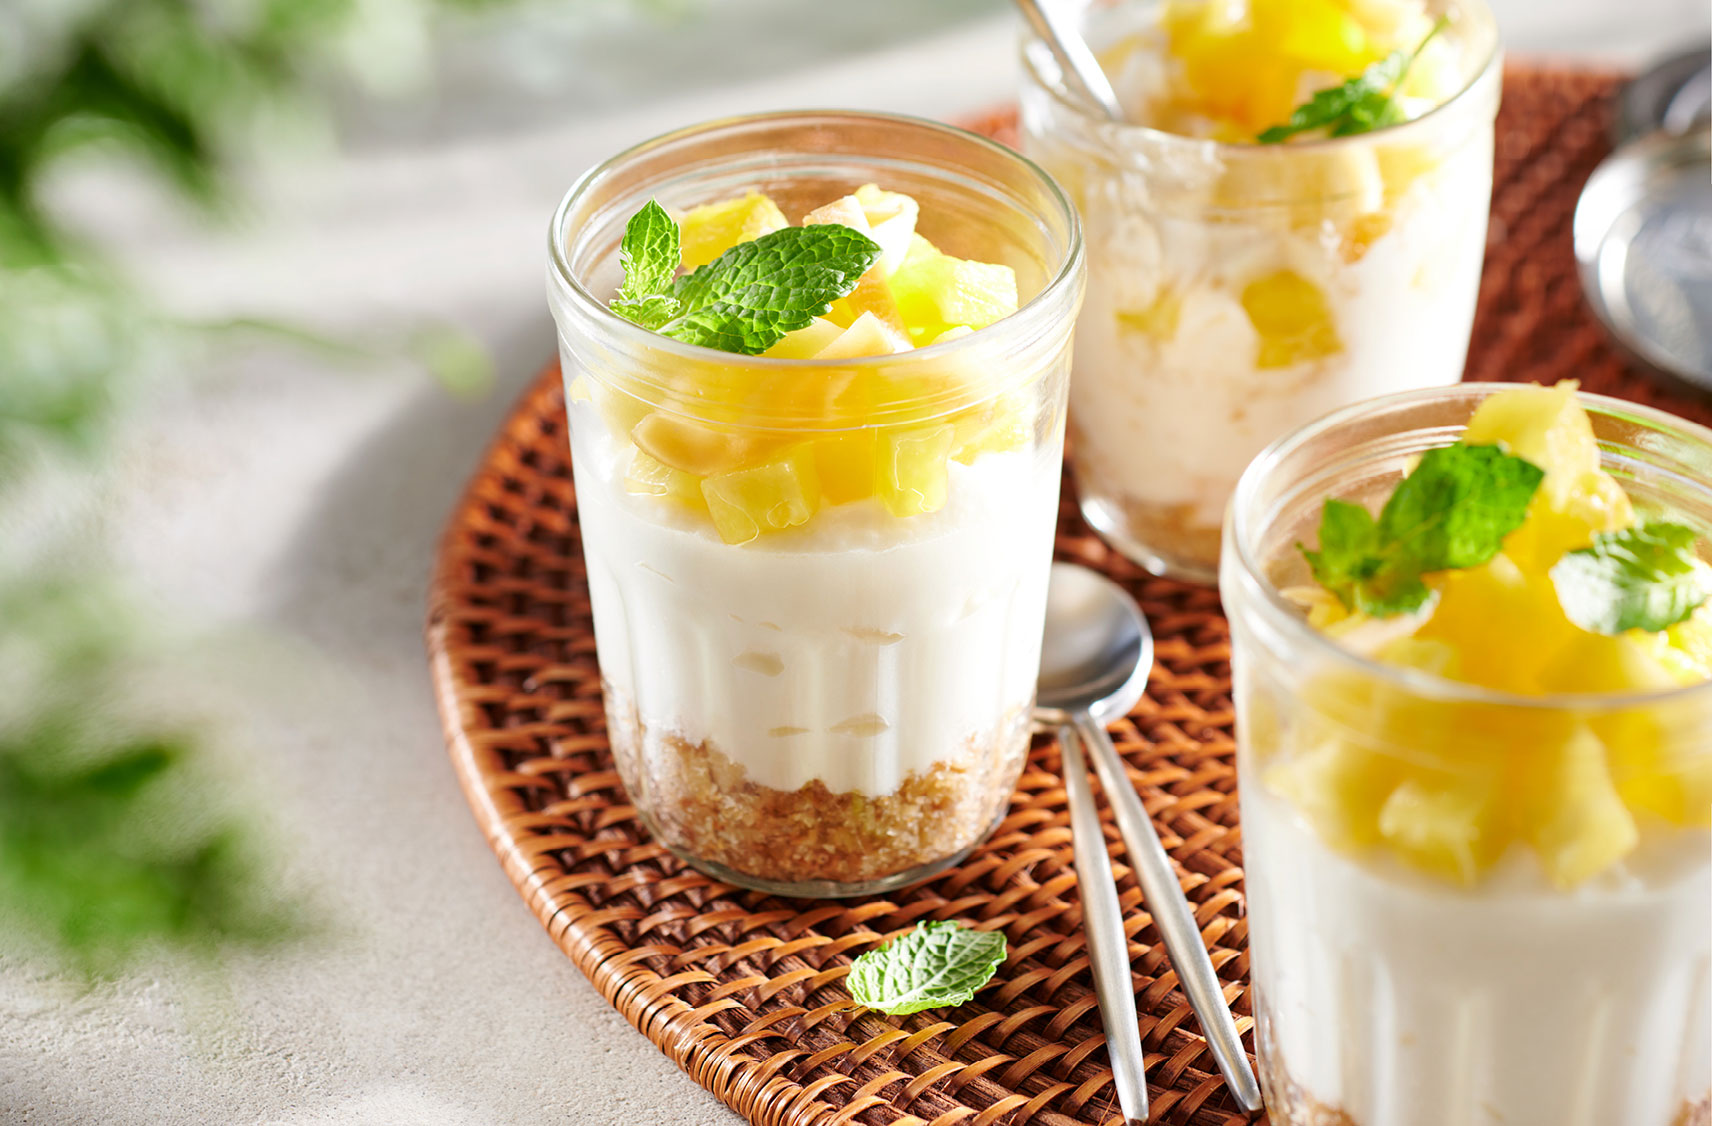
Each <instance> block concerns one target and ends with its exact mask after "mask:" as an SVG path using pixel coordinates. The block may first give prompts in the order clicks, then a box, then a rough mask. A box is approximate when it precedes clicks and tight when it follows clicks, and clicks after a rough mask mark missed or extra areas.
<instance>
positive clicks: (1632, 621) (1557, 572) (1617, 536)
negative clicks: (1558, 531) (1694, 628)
mask: <svg viewBox="0 0 1712 1126" xmlns="http://www.w3.org/2000/svg"><path fill="white" fill-rule="evenodd" d="M1699 538H1700V536H1699V534H1698V533H1697V532H1696V531H1695V530H1694V529H1693V528H1690V527H1687V526H1685V525H1683V524H1672V523H1669V522H1667V521H1663V520H1652V521H1647V522H1646V523H1643V524H1640V525H1638V526H1637V527H1633V528H1625V529H1623V530H1622V531H1618V532H1602V533H1600V534H1599V535H1596V536H1594V537H1593V543H1592V544H1591V545H1590V546H1588V547H1583V548H1579V549H1577V550H1575V551H1569V552H1565V553H1564V556H1563V558H1561V559H1559V560H1558V561H1557V565H1556V566H1554V567H1553V568H1552V570H1551V577H1552V585H1554V586H1555V587H1557V599H1558V602H1559V603H1560V604H1561V605H1562V606H1563V612H1564V613H1565V614H1566V615H1568V617H1569V620H1570V621H1572V622H1574V623H1575V624H1576V625H1578V626H1580V627H1581V628H1582V629H1584V630H1587V631H1589V632H1590V633H1603V634H1611V635H1616V634H1619V633H1623V632H1625V631H1627V630H1631V629H1640V630H1646V631H1647V632H1649V633H1657V632H1658V631H1659V630H1662V629H1668V628H1669V627H1671V626H1673V625H1675V624H1676V623H1678V622H1680V621H1682V620H1683V619H1684V618H1686V617H1688V616H1689V615H1690V614H1692V613H1694V611H1695V610H1697V609H1699V608H1700V605H1701V603H1703V602H1705V601H1706V599H1707V597H1708V596H1712V568H1709V567H1707V565H1706V564H1705V563H1703V562H1701V560H1700V558H1699V557H1698V556H1697V555H1696V554H1695V551H1694V544H1695V542H1696V541H1697V540H1698V539H1699Z"/></svg>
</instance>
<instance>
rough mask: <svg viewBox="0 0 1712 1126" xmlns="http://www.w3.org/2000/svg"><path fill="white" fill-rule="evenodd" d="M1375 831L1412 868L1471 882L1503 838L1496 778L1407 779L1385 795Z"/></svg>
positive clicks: (1492, 857)
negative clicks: (1412, 866)
mask: <svg viewBox="0 0 1712 1126" xmlns="http://www.w3.org/2000/svg"><path fill="white" fill-rule="evenodd" d="M1379 833H1380V835H1381V836H1382V837H1384V839H1385V841H1386V843H1387V844H1389V845H1390V846H1391V847H1392V848H1394V849H1396V850H1397V852H1398V853H1399V854H1400V855H1401V856H1402V857H1403V859H1404V860H1406V861H1408V862H1409V863H1411V864H1413V865H1415V866H1416V867H1417V868H1421V869H1423V870H1424V871H1427V872H1431V873H1433V874H1435V875H1439V876H1442V877H1444V878H1446V879H1449V880H1452V881H1454V882H1456V883H1459V884H1463V885H1465V886H1466V885H1472V884H1473V883H1475V882H1476V881H1477V880H1479V878H1480V877H1481V876H1482V875H1484V874H1485V872H1486V871H1487V869H1489V868H1491V867H1492V865H1493V864H1494V863H1495V862H1496V861H1497V860H1498V858H1499V857H1500V856H1502V855H1503V853H1504V848H1505V845H1506V844H1507V843H1508V833H1507V832H1506V831H1505V825H1504V817H1503V802H1502V789H1501V788H1500V785H1499V779H1498V778H1497V777H1496V775H1495V774H1494V773H1491V772H1476V773H1474V774H1472V775H1469V776H1460V775H1450V774H1438V773H1434V774H1432V775H1423V776H1420V777H1415V778H1410V779H1407V780H1406V781H1404V782H1403V783H1402V784H1401V785H1399V786H1398V787H1397V788H1396V789H1395V790H1393V791H1391V795H1390V796H1389V797H1388V798H1386V799H1385V804H1384V806H1383V807H1382V808H1381V809H1380V811H1379Z"/></svg>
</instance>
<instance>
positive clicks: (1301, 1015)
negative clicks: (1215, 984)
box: [1242, 778, 1712, 1126]
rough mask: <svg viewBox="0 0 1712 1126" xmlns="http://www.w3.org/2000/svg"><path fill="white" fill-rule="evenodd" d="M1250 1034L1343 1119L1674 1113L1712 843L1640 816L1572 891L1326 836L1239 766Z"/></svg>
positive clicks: (1689, 1065) (1578, 1119)
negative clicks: (1252, 1013) (1252, 990)
mask: <svg viewBox="0 0 1712 1126" xmlns="http://www.w3.org/2000/svg"><path fill="white" fill-rule="evenodd" d="M1242 822H1243V845H1244V847H1243V855H1244V859H1245V863H1246V866H1247V877H1248V878H1247V885H1248V896H1249V947H1250V950H1251V952H1252V965H1253V974H1254V981H1255V983H1256V988H1257V990H1258V1003H1259V1004H1260V1005H1262V1006H1264V1009H1265V1012H1266V1013H1267V1019H1266V1021H1265V1024H1264V1026H1263V1029H1262V1041H1263V1044H1265V1045H1267V1046H1268V1047H1269V1048H1270V1050H1271V1051H1272V1052H1273V1053H1276V1057H1277V1062H1279V1063H1281V1064H1282V1065H1283V1069H1284V1070H1285V1071H1286V1072H1287V1073H1288V1075H1289V1078H1290V1079H1291V1080H1292V1081H1293V1082H1294V1083H1296V1084H1297V1085H1298V1086H1299V1087H1301V1088H1302V1089H1303V1090H1304V1091H1305V1092H1306V1093H1307V1094H1308V1095H1309V1096H1311V1097H1312V1098H1313V1099H1315V1100H1316V1101H1318V1102H1319V1103H1321V1104H1323V1105H1324V1106H1326V1107H1328V1108H1333V1109H1337V1110H1341V1111H1343V1112H1344V1113H1345V1114H1347V1115H1348V1116H1349V1119H1350V1120H1351V1121H1352V1122H1354V1123H1356V1124H1357V1126H1673V1123H1675V1122H1676V1116H1677V1114H1678V1113H1679V1112H1680V1110H1681V1109H1682V1107H1683V1105H1684V1103H1685V1102H1687V1103H1693V1102H1696V1101H1698V1100H1700V1099H1703V1098H1705V1097H1706V1095H1707V1092H1708V1090H1709V1089H1712V978H1709V972H1712V971H1709V967H1712V938H1709V930H1708V920H1709V918H1712V841H1709V840H1708V837H1707V834H1706V833H1705V832H1704V831H1701V832H1691V831H1686V830H1674V829H1667V828H1665V827H1663V826H1653V827H1650V831H1649V832H1647V833H1646V834H1645V841H1644V843H1643V845H1642V847H1641V849H1640V850H1639V851H1638V852H1637V853H1636V854H1635V855H1633V856H1632V857H1631V858H1630V859H1629V861H1627V862H1626V863H1624V864H1623V865H1622V866H1621V868H1620V869H1618V870H1616V871H1613V872H1610V873H1607V874H1605V875H1604V876H1601V877H1599V878H1596V879H1595V880H1593V881H1592V882H1591V883H1590V884H1589V885H1587V886H1584V887H1581V888H1578V889H1576V890H1575V891H1573V892H1559V891H1556V890H1554V889H1552V888H1551V887H1550V886H1549V885H1548V884H1547V883H1546V881H1545V877H1544V875H1543V873H1542V871H1541V870H1540V867H1539V865H1538V863H1537V861H1535V860H1534V858H1533V856H1532V854H1531V853H1527V852H1525V851H1524V850H1518V851H1517V852H1516V853H1515V854H1514V855H1511V856H1509V857H1507V858H1506V860H1505V863H1504V864H1502V865H1500V866H1499V869H1498V870H1496V871H1495V872H1494V873H1493V875H1492V877H1491V878H1490V879H1488V880H1487V881H1486V882H1485V883H1483V884H1482V885H1481V886H1480V887H1478V888H1476V889H1473V890H1468V891H1464V890H1460V889H1456V888H1452V887H1450V886H1448V885H1445V884H1442V883H1438V882H1435V881H1432V880H1430V879H1428V878H1427V877H1424V876H1422V875H1420V874H1418V873H1415V872H1414V871H1412V870H1409V869H1405V868H1404V867H1403V866H1401V865H1400V864H1396V863H1395V862H1381V863H1375V864H1373V865H1364V864H1361V863H1357V862H1356V861H1353V860H1351V859H1349V858H1348V857H1345V856H1343V855H1340V854H1338V853H1335V852H1333V851H1331V850H1330V849H1328V848H1326V847H1325V845H1323V844H1322V843H1321V842H1320V841H1319V839H1318V838H1317V837H1316V836H1314V835H1313V833H1312V832H1311V831H1310V830H1309V829H1308V828H1307V827H1306V825H1305V824H1304V823H1303V822H1301V821H1300V820H1299V819H1297V818H1296V817H1295V816H1293V814H1292V812H1291V811H1290V809H1289V807H1288V806H1287V805H1285V804H1284V803H1282V802H1281V801H1279V800H1278V799H1277V798H1275V797H1273V796H1271V795H1269V794H1268V793H1267V792H1266V791H1265V790H1264V788H1263V787H1261V786H1260V785H1259V783H1258V782H1257V781H1255V780H1253V779H1249V778H1245V779H1244V780H1243V791H1242Z"/></svg>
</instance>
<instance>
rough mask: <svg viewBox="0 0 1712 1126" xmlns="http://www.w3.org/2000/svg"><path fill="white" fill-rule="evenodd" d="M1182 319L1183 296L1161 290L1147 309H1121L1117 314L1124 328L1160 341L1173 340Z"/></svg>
mask: <svg viewBox="0 0 1712 1126" xmlns="http://www.w3.org/2000/svg"><path fill="white" fill-rule="evenodd" d="M1182 319H1183V295H1182V294H1181V293H1178V292H1177V291H1176V290H1173V289H1161V290H1160V291H1159V296H1158V297H1156V298H1154V300H1153V304H1151V305H1149V306H1147V307H1146V308H1145V309H1120V310H1119V311H1118V314H1117V322H1118V324H1119V325H1120V326H1122V327H1123V328H1125V329H1127V330H1129V331H1131V332H1138V333H1140V334H1141V335H1143V336H1147V337H1151V338H1152V339H1154V340H1158V341H1166V340H1171V339H1173V338H1174V337H1175V336H1176V335H1177V326H1178V324H1180V323H1181V322H1182Z"/></svg>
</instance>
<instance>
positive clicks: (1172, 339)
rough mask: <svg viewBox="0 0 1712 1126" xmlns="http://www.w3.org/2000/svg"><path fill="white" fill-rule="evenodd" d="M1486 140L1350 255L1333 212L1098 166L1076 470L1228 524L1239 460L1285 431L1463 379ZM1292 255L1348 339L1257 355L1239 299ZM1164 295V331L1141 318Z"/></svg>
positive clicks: (1147, 499) (1079, 346) (1089, 212)
mask: <svg viewBox="0 0 1712 1126" xmlns="http://www.w3.org/2000/svg"><path fill="white" fill-rule="evenodd" d="M1471 147H1475V146H1471ZM1476 155H1477V154H1474V153H1470V152H1466V151H1465V152H1464V153H1462V154H1459V156H1458V157H1457V158H1454V159H1455V163H1454V164H1452V165H1446V166H1444V167H1441V168H1440V169H1438V170H1437V171H1436V172H1435V173H1433V174H1432V175H1431V176H1429V177H1428V178H1426V179H1423V180H1421V181H1418V182H1417V183H1416V184H1415V185H1414V186H1413V187H1412V188H1411V189H1410V190H1409V192H1408V193H1407V194H1406V195H1405V196H1404V197H1403V198H1402V199H1401V200H1399V201H1398V202H1397V203H1396V204H1395V215H1394V219H1393V222H1392V225H1391V228H1390V229H1389V230H1388V231H1387V232H1386V233H1385V234H1383V235H1382V236H1380V237H1379V238H1378V239H1377V240H1375V241H1374V242H1373V244H1372V245H1371V246H1370V247H1368V249H1367V251H1366V253H1365V254H1363V255H1362V257H1361V258H1360V259H1358V260H1357V261H1355V262H1345V261H1344V260H1343V259H1342V257H1341V256H1340V254H1339V252H1338V250H1337V246H1338V242H1339V239H1340V238H1341V234H1340V231H1339V230H1338V229H1336V228H1335V227H1334V225H1333V224H1332V223H1331V222H1329V221H1328V222H1326V223H1325V224H1324V225H1323V227H1322V228H1320V229H1312V228H1309V229H1302V228H1296V227H1292V226H1291V225H1290V224H1289V223H1288V222H1287V221H1286V220H1285V219H1284V218H1283V217H1282V216H1280V215H1278V214H1276V213H1273V214H1265V213H1261V214H1255V215H1253V216H1248V215H1243V216H1240V217H1239V216H1234V215H1232V214H1230V213H1228V212H1227V213H1226V214H1225V215H1224V216H1222V217H1221V218H1220V219H1219V220H1218V221H1217V222H1212V221H1209V220H1208V219H1207V218H1206V217H1205V216H1203V215H1199V214H1184V213H1183V209H1184V207H1185V205H1183V204H1173V205H1172V208H1171V210H1172V212H1173V213H1172V214H1171V215H1169V216H1166V217H1161V216H1160V215H1159V214H1158V213H1157V211H1156V210H1155V209H1153V208H1150V206H1149V200H1148V198H1147V196H1146V193H1145V191H1144V190H1141V187H1140V185H1139V183H1138V184H1137V185H1135V186H1134V190H1133V191H1131V190H1130V189H1126V187H1125V184H1124V182H1123V181H1122V180H1121V179H1117V178H1113V179H1107V180H1105V181H1103V182H1090V183H1089V184H1088V185H1087V186H1086V191H1085V192H1084V195H1085V196H1086V197H1087V198H1085V199H1084V201H1083V214H1084V221H1085V223H1086V226H1087V232H1088V247H1089V252H1088V297H1087V302H1086V304H1085V305H1084V307H1083V310H1082V315H1081V317H1080V319H1079V320H1078V321H1077V326H1076V354H1075V355H1076V358H1075V376H1074V378H1073V379H1072V380H1071V384H1070V402H1071V418H1072V420H1073V421H1074V423H1075V426H1076V432H1077V436H1078V443H1079V444H1078V445H1077V448H1076V458H1077V463H1078V474H1079V476H1080V477H1081V478H1082V480H1083V481H1084V482H1085V483H1086V484H1087V485H1090V486H1092V487H1093V491H1095V492H1097V493H1104V494H1107V495H1112V494H1116V495H1117V496H1119V497H1122V498H1127V499H1131V500H1136V501H1140V502H1143V503H1147V504H1152V505H1157V506H1160V507H1173V508H1178V507H1182V508H1186V509H1187V511H1188V513H1189V514H1190V516H1191V518H1192V519H1193V520H1194V522H1196V523H1199V524H1202V525H1204V526H1206V527H1217V526H1218V525H1219V523H1220V521H1221V519H1222V516H1223V512H1224V506H1225V502H1226V500H1227V499H1228V498H1229V496H1230V493H1231V490H1232V489H1233V488H1234V487H1235V485H1236V481H1237V478H1238V477H1239V476H1240V475H1241V473H1242V470H1243V469H1244V468H1245V467H1246V466H1247V465H1248V463H1249V461H1250V460H1251V459H1252V458H1253V457H1254V456H1255V455H1256V454H1257V453H1259V452H1260V450H1261V449H1262V448H1264V447H1265V446H1266V444H1267V443H1269V442H1271V441H1272V440H1273V439H1275V438H1278V437H1280V436H1281V435H1283V434H1284V433H1286V432H1288V431H1289V430H1292V429H1294V428H1296V427H1297V426H1300V425H1302V424H1304V423H1306V422H1309V421H1311V420H1313V419H1315V418H1317V417H1319V416H1320V415H1322V414H1325V413H1326V412H1328V411H1330V410H1333V409H1335V408H1338V407H1343V406H1347V405H1349V404H1351V403H1354V402H1357V401H1359V400H1362V399H1368V398H1373V397H1375V396H1379V395H1386V394H1390V393H1393V392H1398V391H1407V390H1413V389H1417V388H1422V387H1430V386H1438V385H1444V384H1450V383H1454V382H1456V381H1457V380H1458V379H1460V378H1461V377H1462V368H1463V359H1464V353H1465V352H1466V350H1467V347H1468V337H1469V330H1470V328H1471V326H1472V324H1473V317H1474V305H1475V298H1476V296H1477V293H1478V290H1479V285H1480V266H1481V261H1482V257H1483V254H1484V249H1485V230H1486V214H1487V201H1488V198H1489V196H1490V193H1491V171H1490V164H1489V163H1488V162H1487V161H1486V160H1485V159H1484V158H1482V159H1474V157H1475V156H1476ZM1353 206H1355V204H1353V203H1352V207H1353ZM1354 213H1355V212H1353V211H1352V212H1351V214H1354ZM1347 218H1348V216H1347V215H1346V216H1345V219H1346V220H1347ZM1282 269H1288V270H1293V271H1295V272H1296V273H1297V274H1299V275H1301V276H1302V277H1303V278H1306V279H1307V280H1308V281H1310V282H1312V283H1313V284H1314V285H1315V286H1317V287H1318V288H1319V289H1320V291H1321V292H1322V293H1323V294H1325V297H1326V301H1327V304H1328V306H1329V308H1330V311H1331V315H1332V318H1333V320H1334V323H1335V325H1336V331H1337V334H1338V337H1339V339H1340V340H1341V342H1342V345H1343V347H1342V350H1341V351H1340V352H1339V353H1337V354H1335V355H1332V356H1330V357H1327V358H1325V359H1321V360H1312V361H1307V362H1303V363H1298V364H1295V365H1292V366H1289V367H1282V368H1264V369H1263V368H1260V367H1258V366H1257V364H1256V360H1257V357H1258V352H1259V338H1258V336H1257V334H1256V332H1255V329H1254V326H1253V324H1252V323H1251V322H1250V320H1249V318H1248V315H1247V313H1246V312H1245V311H1244V309H1243V307H1242V303H1241V297H1242V292H1243V289H1244V288H1245V287H1246V286H1247V285H1248V284H1249V283H1250V282H1252V281H1254V280H1255V279H1256V278H1259V277H1263V276H1265V275H1267V274H1270V273H1272V272H1274V271H1277V270H1282ZM1165 294H1171V295H1175V298H1176V299H1177V300H1178V301H1180V311H1179V314H1178V317H1177V326H1176V331H1175V332H1174V333H1173V334H1171V335H1170V336H1169V338H1167V339H1161V338H1159V337H1156V336H1154V335H1151V334H1150V333H1149V332H1147V331H1146V330H1144V329H1142V328H1139V327H1137V326H1136V325H1135V324H1134V323H1133V322H1134V319H1135V316H1136V314H1144V313H1145V312H1146V311H1147V310H1148V309H1150V308H1152V307H1153V306H1154V304H1155V302H1157V301H1158V300H1159V299H1160V298H1161V296H1162V295H1165ZM1126 314H1127V316H1126Z"/></svg>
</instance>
